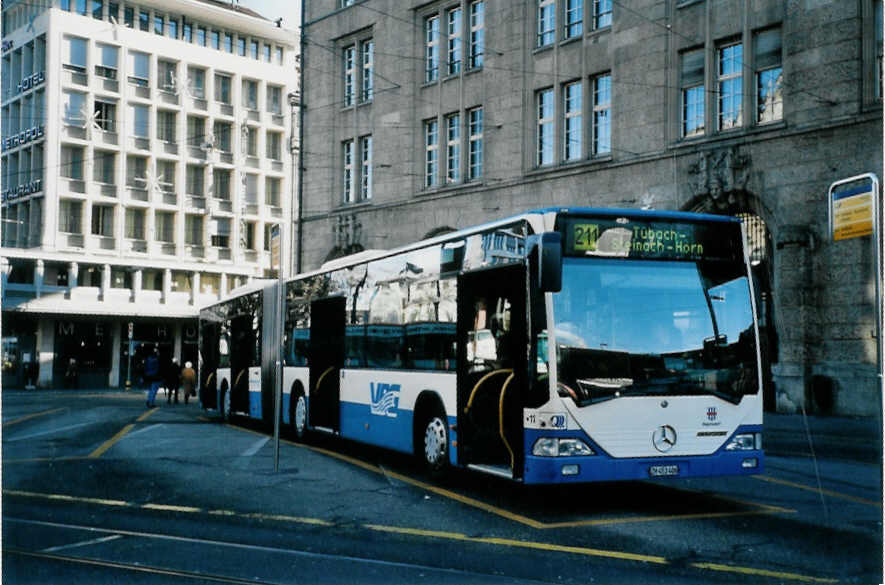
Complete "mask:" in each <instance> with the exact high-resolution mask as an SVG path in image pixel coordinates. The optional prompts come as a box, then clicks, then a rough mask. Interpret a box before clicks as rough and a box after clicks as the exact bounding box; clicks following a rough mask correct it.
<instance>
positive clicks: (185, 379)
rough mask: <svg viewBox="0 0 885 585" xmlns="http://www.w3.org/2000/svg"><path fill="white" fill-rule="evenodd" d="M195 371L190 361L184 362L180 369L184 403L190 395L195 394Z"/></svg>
mask: <svg viewBox="0 0 885 585" xmlns="http://www.w3.org/2000/svg"><path fill="white" fill-rule="evenodd" d="M196 385H197V373H196V372H195V371H194V368H193V364H192V363H191V362H184V367H183V368H182V369H181V391H182V392H184V403H185V404H187V401H188V399H189V398H190V397H191V396H196V395H197V392H196Z"/></svg>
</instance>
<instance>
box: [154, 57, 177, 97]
mask: <svg viewBox="0 0 885 585" xmlns="http://www.w3.org/2000/svg"><path fill="white" fill-rule="evenodd" d="M177 85H178V63H175V62H174V61H167V60H166V59H157V87H159V88H160V91H166V92H170V93H174V92H175V90H176V89H177Z"/></svg>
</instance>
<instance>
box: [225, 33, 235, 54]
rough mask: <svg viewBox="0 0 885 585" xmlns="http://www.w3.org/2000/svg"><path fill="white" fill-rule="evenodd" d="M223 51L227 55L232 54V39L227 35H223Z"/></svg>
mask: <svg viewBox="0 0 885 585" xmlns="http://www.w3.org/2000/svg"><path fill="white" fill-rule="evenodd" d="M224 50H225V52H227V53H233V52H234V37H233V36H232V35H230V34H229V33H224Z"/></svg>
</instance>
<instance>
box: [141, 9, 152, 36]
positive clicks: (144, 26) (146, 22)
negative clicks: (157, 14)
mask: <svg viewBox="0 0 885 585" xmlns="http://www.w3.org/2000/svg"><path fill="white" fill-rule="evenodd" d="M150 25H151V15H150V13H149V12H148V11H147V10H140V11H139V12H138V30H141V31H144V32H147V31H148V29H149V28H150Z"/></svg>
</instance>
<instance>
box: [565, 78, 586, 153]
mask: <svg viewBox="0 0 885 585" xmlns="http://www.w3.org/2000/svg"><path fill="white" fill-rule="evenodd" d="M583 89H584V88H583V86H582V84H581V82H580V81H576V82H574V83H568V84H566V85H565V86H563V88H562V101H563V108H562V111H563V115H564V116H565V120H563V124H562V129H563V132H564V136H563V140H562V146H563V148H564V150H563V160H565V161H576V160H579V159H580V158H581V155H582V152H583V136H584V128H583V116H582V114H583V101H584V100H583Z"/></svg>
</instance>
